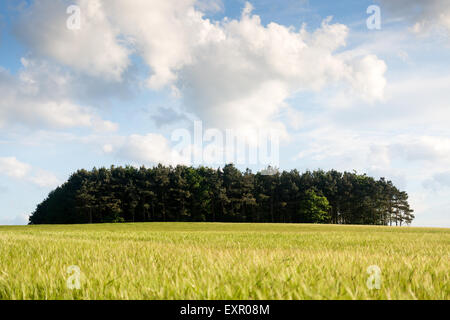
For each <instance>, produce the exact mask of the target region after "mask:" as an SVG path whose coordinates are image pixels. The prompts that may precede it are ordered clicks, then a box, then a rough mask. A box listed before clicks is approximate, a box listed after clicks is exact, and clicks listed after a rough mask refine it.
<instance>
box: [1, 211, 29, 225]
mask: <svg viewBox="0 0 450 320" xmlns="http://www.w3.org/2000/svg"><path fill="white" fill-rule="evenodd" d="M26 224H28V215H26V214H19V215H17V216H15V217H11V218H9V217H0V226H19V225H26Z"/></svg>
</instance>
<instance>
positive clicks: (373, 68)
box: [17, 0, 386, 130]
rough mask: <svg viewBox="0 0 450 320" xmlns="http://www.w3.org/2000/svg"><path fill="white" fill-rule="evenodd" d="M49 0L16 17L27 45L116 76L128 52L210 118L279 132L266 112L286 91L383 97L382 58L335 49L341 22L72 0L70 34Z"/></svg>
mask: <svg viewBox="0 0 450 320" xmlns="http://www.w3.org/2000/svg"><path fill="white" fill-rule="evenodd" d="M55 2H56V1H50V0H40V1H36V2H35V3H34V4H33V5H32V6H31V8H28V9H27V10H26V11H25V12H24V16H23V19H22V20H21V21H20V23H19V24H18V27H17V28H18V30H19V34H21V35H22V38H24V39H25V41H26V42H27V43H28V44H29V46H30V47H31V48H33V50H34V51H36V52H38V53H40V54H42V55H43V56H46V57H48V58H51V59H54V60H56V61H58V62H59V63H61V64H63V65H66V66H69V67H71V68H74V69H77V70H79V71H80V72H84V73H88V74H94V75H95V74H97V75H99V76H110V77H112V78H117V79H119V80H120V77H121V76H122V74H123V73H124V72H125V70H127V68H128V66H129V64H130V60H129V55H130V53H131V52H133V53H135V54H137V55H139V56H140V57H141V58H142V59H143V61H144V62H145V63H146V64H147V65H148V66H149V67H150V75H149V77H148V81H147V84H148V86H149V87H150V88H152V89H155V90H158V89H162V88H167V87H168V88H172V89H173V91H174V92H179V93H180V95H181V98H182V100H183V101H184V103H185V105H186V106H187V108H188V109H189V110H190V111H192V112H194V113H195V114H197V115H198V116H199V117H201V119H202V120H203V121H205V122H206V124H207V125H210V126H215V127H219V128H241V129H246V128H247V129H253V128H255V127H257V128H261V127H270V128H273V127H276V128H279V129H281V130H283V128H284V124H283V123H281V122H280V121H276V120H273V119H274V118H276V117H277V115H278V114H279V113H280V111H282V110H283V108H286V107H287V104H286V99H288V98H289V97H290V96H292V95H293V94H295V93H296V92H299V91H304V90H312V91H318V90H321V89H322V88H324V87H326V86H329V85H341V86H343V87H344V88H346V90H347V93H348V95H354V96H357V97H359V98H361V99H363V101H366V102H372V101H377V100H380V99H382V98H383V93H384V87H385V85H386V81H385V78H384V73H385V71H386V65H385V63H384V62H383V61H382V60H380V59H378V58H377V57H376V56H374V55H363V56H358V55H356V54H350V53H349V52H342V51H343V49H344V48H345V46H346V38H347V35H348V28H347V27H346V26H345V25H343V24H339V23H332V22H331V18H327V19H325V20H324V21H323V23H322V25H321V27H319V28H318V29H317V30H314V31H312V32H309V31H307V29H306V26H304V27H302V28H301V29H300V30H295V28H293V27H286V26H283V25H280V24H277V23H273V22H272V23H269V24H268V25H263V24H262V23H261V19H260V17H259V16H257V15H255V14H253V12H252V10H253V7H252V5H251V4H250V3H248V2H247V3H246V4H245V7H244V8H243V10H242V15H241V17H240V18H239V19H233V20H230V19H227V18H225V19H223V20H222V21H211V20H209V19H207V18H205V17H204V14H203V11H204V10H206V9H205V8H207V7H208V8H209V7H211V4H213V6H212V7H216V6H217V3H220V2H216V1H212V2H210V1H208V2H204V1H201V2H199V1H195V0H167V1H156V0H151V1H149V0H133V1H119V0H108V1H102V0H95V1H87V0H78V1H76V3H77V4H78V5H79V6H80V9H81V15H82V17H83V21H82V25H81V29H80V30H78V31H77V32H73V31H72V30H67V28H64V27H61V24H63V25H64V23H65V22H64V21H63V20H64V19H66V16H65V15H64V14H62V13H61V12H62V10H63V9H64V6H65V5H66V4H67V3H66V2H64V1H59V2H57V4H55ZM205 3H208V4H209V5H208V6H206V7H205ZM21 30H22V31H21ZM42 30H44V31H42ZM20 31H21V32H20ZM125 40H126V41H125ZM94 44H95V45H94ZM338 50H339V51H341V52H340V53H337V51H338Z"/></svg>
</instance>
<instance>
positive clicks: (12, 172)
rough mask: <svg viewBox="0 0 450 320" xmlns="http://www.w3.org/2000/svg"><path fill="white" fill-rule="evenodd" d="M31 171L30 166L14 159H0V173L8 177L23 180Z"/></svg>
mask: <svg viewBox="0 0 450 320" xmlns="http://www.w3.org/2000/svg"><path fill="white" fill-rule="evenodd" d="M30 170H31V166H30V165H28V164H26V163H23V162H20V161H18V160H17V159H16V158H15V157H5V158H0V173H1V174H5V175H7V176H8V177H13V178H19V179H20V178H23V177H25V176H26V175H27V174H28V172H29V171H30Z"/></svg>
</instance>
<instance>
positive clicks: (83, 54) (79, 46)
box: [16, 0, 130, 81]
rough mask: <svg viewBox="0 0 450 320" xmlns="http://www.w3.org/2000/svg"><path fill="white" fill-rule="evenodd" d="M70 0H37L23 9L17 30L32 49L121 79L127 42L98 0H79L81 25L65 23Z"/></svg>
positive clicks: (82, 70) (57, 59)
mask: <svg viewBox="0 0 450 320" xmlns="http://www.w3.org/2000/svg"><path fill="white" fill-rule="evenodd" d="M73 3H74V2H73V1H66V0H63V1H54V0H36V1H34V2H33V3H32V4H31V5H30V6H29V7H26V9H25V10H23V12H22V15H21V17H20V20H19V21H18V23H17V25H16V33H17V34H18V35H19V37H20V38H21V39H22V40H23V41H24V42H25V43H26V44H27V45H28V46H29V47H30V48H32V50H33V53H35V54H37V55H40V56H43V57H50V58H52V59H55V60H56V61H58V62H59V63H61V64H64V65H67V66H70V67H73V68H75V69H77V70H79V71H81V72H85V73H88V74H91V75H96V76H102V77H109V78H112V79H114V80H117V81H120V80H121V76H122V73H123V72H124V71H125V70H126V68H127V67H128V65H129V63H130V62H129V57H128V56H129V53H130V51H129V50H128V49H127V46H126V45H124V44H123V41H124V40H123V39H122V41H121V40H120V39H119V34H118V30H117V29H116V28H115V27H114V26H113V25H112V24H111V23H110V22H109V20H108V17H107V16H106V15H105V10H104V7H103V6H104V3H103V2H102V1H100V0H78V1H76V2H75V3H76V4H77V5H78V6H79V8H80V19H81V21H80V29H78V30H77V29H75V30H72V29H69V28H68V27H67V20H68V19H69V14H67V8H68V7H69V6H70V5H72V4H73Z"/></svg>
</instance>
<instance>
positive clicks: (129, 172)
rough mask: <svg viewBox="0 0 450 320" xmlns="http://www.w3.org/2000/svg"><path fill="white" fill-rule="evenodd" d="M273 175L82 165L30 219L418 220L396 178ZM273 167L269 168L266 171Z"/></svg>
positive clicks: (382, 222) (228, 169)
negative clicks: (397, 184) (84, 168)
mask: <svg viewBox="0 0 450 320" xmlns="http://www.w3.org/2000/svg"><path fill="white" fill-rule="evenodd" d="M268 171H273V172H272V173H273V174H271V175H267V174H263V173H261V172H258V173H256V174H254V173H252V172H251V171H250V170H249V169H247V171H245V172H241V171H240V170H238V169H237V168H235V167H234V165H232V164H229V165H226V166H225V167H224V168H222V169H217V170H216V169H211V168H206V167H199V168H193V167H186V166H176V167H166V166H162V165H158V166H157V167H154V168H145V167H141V168H139V169H138V168H135V167H131V166H127V167H125V168H123V167H114V166H112V167H111V168H110V169H106V168H101V169H96V168H94V169H93V170H91V171H87V170H79V171H77V172H76V173H74V174H72V175H71V176H70V178H69V180H68V181H67V182H66V183H64V184H63V185H62V186H60V187H58V188H57V189H55V190H54V191H52V192H51V193H50V194H49V195H48V197H47V199H45V200H44V201H43V202H42V203H41V204H39V205H38V206H37V208H36V210H35V212H33V213H32V215H31V216H30V220H29V221H30V224H71V223H102V222H144V221H222V222H286V223H301V222H305V223H335V224H372V225H393V224H395V225H402V224H409V223H411V221H412V220H413V219H414V215H413V214H412V210H411V209H410V207H409V204H408V195H407V194H406V192H402V191H400V190H398V189H397V188H396V187H395V186H394V185H393V184H392V182H391V181H387V180H385V179H384V178H381V179H380V180H375V179H374V178H371V177H369V176H367V175H365V174H364V175H361V174H357V173H350V172H344V173H340V172H338V171H335V170H331V171H328V172H325V171H322V170H317V171H307V172H305V173H302V174H301V173H299V172H298V171H297V170H292V171H290V172H287V171H283V172H281V173H280V172H278V171H274V170H273V169H272V168H268ZM266 173H267V172H266Z"/></svg>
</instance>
